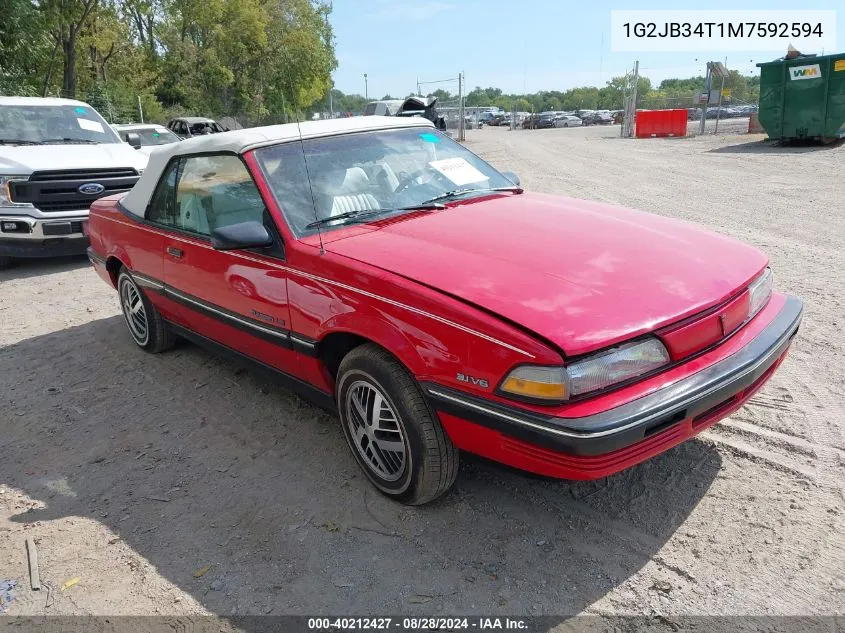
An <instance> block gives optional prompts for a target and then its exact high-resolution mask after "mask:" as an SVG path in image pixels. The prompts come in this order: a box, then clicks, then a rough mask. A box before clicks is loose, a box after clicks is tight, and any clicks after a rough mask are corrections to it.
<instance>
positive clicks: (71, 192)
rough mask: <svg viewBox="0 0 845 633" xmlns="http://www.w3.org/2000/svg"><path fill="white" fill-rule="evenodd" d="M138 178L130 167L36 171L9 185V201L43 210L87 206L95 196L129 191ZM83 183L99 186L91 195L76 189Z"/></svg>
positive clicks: (99, 196) (48, 211) (72, 208)
mask: <svg viewBox="0 0 845 633" xmlns="http://www.w3.org/2000/svg"><path fill="white" fill-rule="evenodd" d="M137 181H138V172H137V171H136V170H134V169H131V168H115V169H63V170H57V171H37V172H35V173H33V174H32V175H31V176H30V177H29V180H27V181H21V182H13V183H11V184H10V187H9V189H10V193H11V198H12V201H13V202H29V203H30V204H32V205H33V206H35V207H37V208H38V209H40V210H41V211H43V212H45V213H51V212H58V211H74V210H78V209H87V208H88V207H90V206H91V203H92V202H94V200H96V199H97V198H102V197H103V196H110V195H112V194H115V193H122V192H124V191H129V190H130V189H131V188H132V187H133V185H134V184H135V183H136V182H137ZM87 183H96V184H99V185H102V186H103V191H102V192H100V193H98V194H95V195H86V194H83V193H80V192H79V187H80V186H81V185H84V184H87Z"/></svg>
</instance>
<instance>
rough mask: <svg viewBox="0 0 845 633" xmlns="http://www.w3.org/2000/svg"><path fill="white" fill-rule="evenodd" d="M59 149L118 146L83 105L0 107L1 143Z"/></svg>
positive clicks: (111, 132) (109, 131) (108, 129)
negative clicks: (75, 145) (73, 145)
mask: <svg viewBox="0 0 845 633" xmlns="http://www.w3.org/2000/svg"><path fill="white" fill-rule="evenodd" d="M15 142H20V143H22V144H36V145H61V144H65V143H85V144H87V143H120V142H121V141H120V138H119V137H118V136H117V134H116V133H115V132H114V130H113V129H112V128H111V127H110V126H109V125H108V124H107V123H106V122H105V121H104V120H103V118H102V117H101V116H100V115H99V114H97V112H96V111H95V110H94V109H93V108H91V107H89V106H85V105H43V106H42V105H39V106H34V105H19V106H18V105H4V106H0V143H8V144H14V143H15Z"/></svg>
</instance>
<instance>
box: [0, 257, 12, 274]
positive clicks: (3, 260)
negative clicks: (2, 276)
mask: <svg viewBox="0 0 845 633" xmlns="http://www.w3.org/2000/svg"><path fill="white" fill-rule="evenodd" d="M11 267H12V258H11V257H6V256H5V255H3V256H0V270H6V269H7V268H11Z"/></svg>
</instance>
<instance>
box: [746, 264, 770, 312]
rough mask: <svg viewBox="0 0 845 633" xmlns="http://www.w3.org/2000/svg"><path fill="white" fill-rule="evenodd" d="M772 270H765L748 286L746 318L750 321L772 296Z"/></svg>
mask: <svg viewBox="0 0 845 633" xmlns="http://www.w3.org/2000/svg"><path fill="white" fill-rule="evenodd" d="M773 281H774V279H773V275H772V269H771V268H766V270H764V271H763V272H762V273H761V274H760V276H759V277H757V279H755V280H754V281H752V282H751V285H750V286H748V318H749V319H750V318H751V317H753V316H754V315H755V314H757V313H758V312H759V311H760V310H762V309H763V306H764V305H766V303H768V301H769V298H770V297H771V296H772V286H773V285H774V284H773Z"/></svg>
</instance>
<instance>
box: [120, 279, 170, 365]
mask: <svg viewBox="0 0 845 633" xmlns="http://www.w3.org/2000/svg"><path fill="white" fill-rule="evenodd" d="M117 294H118V297H119V298H120V310H121V312H123V319H124V320H125V321H126V328H127V329H128V330H129V335H130V336H131V337H132V340H133V341H135V344H136V345H137V346H138V347H140V348H141V349H142V350H144V351H147V352H150V353H151V354H158V353H159V352H163V351H165V350H168V349H170V348H171V347H173V344H174V343H175V337H174V336H173V332H171V330H170V328H169V327H168V325H167V322H166V321H165V320H164V318H162V316H161V314H159V312H158V310H156V309H155V306H154V305H153V304H152V303H150V300H149V299H147V296H146V295H145V294H144V291H143V290H141V288H140V287H139V286H138V284H137V283H135V280H134V279H133V278H132V275H131V274H130V273H129V271H128V270H127V269H126V268H121V269H120V272H119V273H118V275H117Z"/></svg>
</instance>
